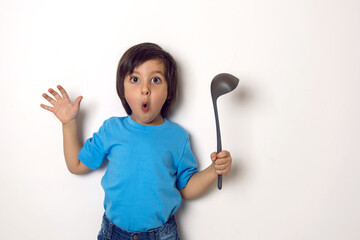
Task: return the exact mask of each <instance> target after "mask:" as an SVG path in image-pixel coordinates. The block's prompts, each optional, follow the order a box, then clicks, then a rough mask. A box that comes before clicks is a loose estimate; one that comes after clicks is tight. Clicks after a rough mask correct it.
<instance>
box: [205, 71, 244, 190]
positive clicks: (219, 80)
mask: <svg viewBox="0 0 360 240" xmlns="http://www.w3.org/2000/svg"><path fill="white" fill-rule="evenodd" d="M238 84H239V79H238V78H237V77H235V76H233V75H231V74H228V73H220V74H218V75H216V76H215V77H214V78H213V80H212V82H211V98H212V101H213V105H214V113H215V121H216V136H217V153H219V152H221V151H222V147H221V135H220V124H219V117H218V110H217V105H216V100H217V98H218V97H220V96H221V95H224V94H226V93H228V92H231V91H232V90H234V89H235V88H236V86H237V85H238ZM218 188H219V190H221V188H222V175H220V174H219V175H218Z"/></svg>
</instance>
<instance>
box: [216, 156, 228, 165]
mask: <svg viewBox="0 0 360 240" xmlns="http://www.w3.org/2000/svg"><path fill="white" fill-rule="evenodd" d="M231 161H232V158H231V157H226V158H218V159H216V161H215V164H217V165H224V164H229V163H231Z"/></svg>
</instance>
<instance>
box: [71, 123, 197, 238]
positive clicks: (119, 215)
mask: <svg viewBox="0 0 360 240" xmlns="http://www.w3.org/2000/svg"><path fill="white" fill-rule="evenodd" d="M78 157H79V159H80V160H81V162H83V163H84V164H85V165H86V166H87V167H89V168H91V169H97V168H98V167H100V165H101V164H102V163H103V161H104V159H105V158H107V159H108V160H109V163H108V166H107V170H106V173H105V175H104V177H103V178H102V181H101V185H102V187H103V188H104V191H105V200H104V207H105V213H106V216H107V217H108V218H109V219H110V220H111V221H112V222H113V223H114V224H115V225H117V226H119V227H120V228H123V229H125V230H127V231H146V230H149V229H153V228H156V227H159V226H161V225H163V224H164V223H165V222H166V221H167V220H168V219H169V217H170V216H171V215H173V214H174V213H175V212H176V210H177V209H178V208H179V207H180V205H181V195H180V192H179V189H182V188H184V187H185V186H186V184H187V182H188V181H189V179H190V178H191V176H192V175H193V174H194V173H196V172H198V170H197V163H196V160H195V158H194V155H193V153H192V151H191V148H190V143H189V136H188V134H187V132H186V131H185V130H184V129H183V128H182V127H180V126H179V125H178V124H176V123H173V122H171V121H169V120H167V119H165V121H164V123H162V124H161V125H157V126H144V125H141V124H139V123H137V122H135V121H134V120H133V119H132V118H131V117H130V116H127V117H112V118H110V119H108V120H106V121H105V122H104V124H103V125H102V126H101V127H100V129H99V131H98V132H96V133H94V135H93V137H92V138H89V139H88V140H87V141H86V142H85V144H84V146H83V148H82V149H81V151H80V153H79V155H78Z"/></svg>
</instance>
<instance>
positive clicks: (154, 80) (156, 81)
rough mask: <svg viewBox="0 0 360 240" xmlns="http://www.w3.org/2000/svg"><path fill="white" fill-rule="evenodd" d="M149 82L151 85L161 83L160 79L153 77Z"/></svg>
mask: <svg viewBox="0 0 360 240" xmlns="http://www.w3.org/2000/svg"><path fill="white" fill-rule="evenodd" d="M151 82H153V83H161V79H160V78H158V77H153V78H152V79H151Z"/></svg>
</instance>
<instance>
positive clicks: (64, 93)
mask: <svg viewBox="0 0 360 240" xmlns="http://www.w3.org/2000/svg"><path fill="white" fill-rule="evenodd" d="M57 88H58V89H59V91H60V93H61V95H62V97H63V98H69V95H68V94H67V92H66V91H65V89H64V88H63V87H62V86H61V85H57Z"/></svg>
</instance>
